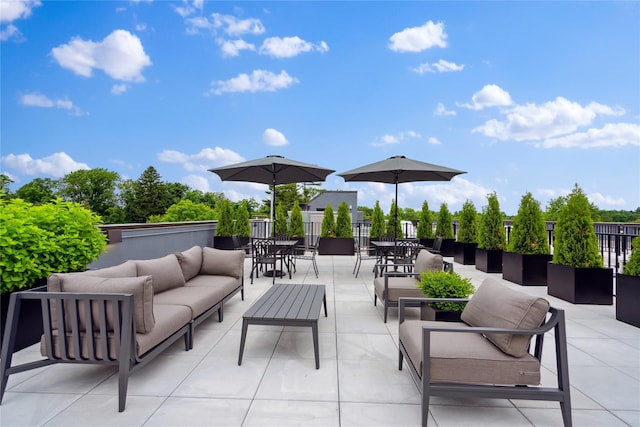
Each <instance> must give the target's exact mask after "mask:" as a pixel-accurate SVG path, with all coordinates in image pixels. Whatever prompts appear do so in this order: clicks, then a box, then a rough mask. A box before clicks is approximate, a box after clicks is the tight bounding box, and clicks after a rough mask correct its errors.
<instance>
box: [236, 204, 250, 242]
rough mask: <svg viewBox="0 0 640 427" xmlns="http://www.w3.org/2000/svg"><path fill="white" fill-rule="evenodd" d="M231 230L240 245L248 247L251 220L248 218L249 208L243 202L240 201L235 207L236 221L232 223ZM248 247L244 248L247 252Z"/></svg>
mask: <svg viewBox="0 0 640 427" xmlns="http://www.w3.org/2000/svg"><path fill="white" fill-rule="evenodd" d="M233 232H234V234H235V235H236V236H238V242H239V243H240V247H242V248H248V247H249V240H250V239H251V220H250V219H249V209H247V204H246V203H245V202H242V203H240V205H239V206H238V207H237V209H236V221H235V224H234V228H233ZM248 251H249V249H245V252H247V253H248Z"/></svg>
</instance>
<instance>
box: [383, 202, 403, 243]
mask: <svg viewBox="0 0 640 427" xmlns="http://www.w3.org/2000/svg"><path fill="white" fill-rule="evenodd" d="M397 210H398V205H396V202H395V200H394V201H393V202H391V208H390V209H389V220H388V221H387V236H394V237H396V238H398V239H401V238H402V237H404V233H403V232H402V225H401V224H400V216H399V214H398V212H397Z"/></svg>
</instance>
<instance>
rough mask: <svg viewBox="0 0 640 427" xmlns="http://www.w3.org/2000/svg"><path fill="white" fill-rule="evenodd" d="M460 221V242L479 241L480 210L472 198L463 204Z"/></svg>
mask: <svg viewBox="0 0 640 427" xmlns="http://www.w3.org/2000/svg"><path fill="white" fill-rule="evenodd" d="M459 221H460V228H459V229H458V242H462V243H476V242H477V241H478V212H477V211H476V207H475V205H474V204H473V202H472V201H471V200H467V201H465V202H464V204H463V205H462V212H460V219H459Z"/></svg>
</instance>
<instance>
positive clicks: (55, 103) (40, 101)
mask: <svg viewBox="0 0 640 427" xmlns="http://www.w3.org/2000/svg"><path fill="white" fill-rule="evenodd" d="M20 103H21V104H22V105H26V106H28V107H42V108H54V107H55V108H62V109H65V110H71V109H72V108H73V103H72V102H71V101H69V100H65V99H57V100H52V99H49V98H48V97H47V96H46V95H43V94H41V93H35V92H34V93H27V94H25V95H22V97H20Z"/></svg>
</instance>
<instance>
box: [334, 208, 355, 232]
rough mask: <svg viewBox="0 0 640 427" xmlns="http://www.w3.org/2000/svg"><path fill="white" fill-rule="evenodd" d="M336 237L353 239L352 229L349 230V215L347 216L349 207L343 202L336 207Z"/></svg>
mask: <svg viewBox="0 0 640 427" xmlns="http://www.w3.org/2000/svg"><path fill="white" fill-rule="evenodd" d="M336 237H353V228H351V215H350V214H349V205H347V202H344V201H343V202H341V203H340V204H339V205H338V219H337V220H336Z"/></svg>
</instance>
